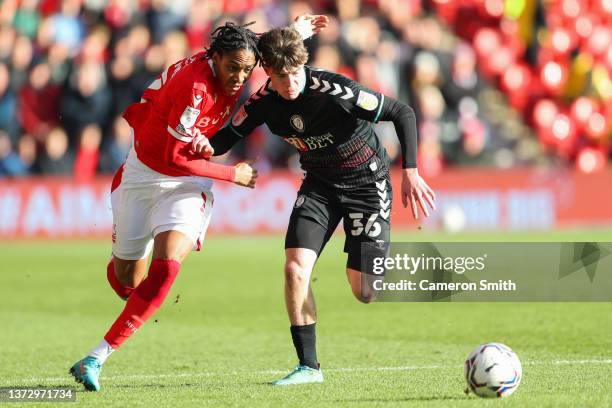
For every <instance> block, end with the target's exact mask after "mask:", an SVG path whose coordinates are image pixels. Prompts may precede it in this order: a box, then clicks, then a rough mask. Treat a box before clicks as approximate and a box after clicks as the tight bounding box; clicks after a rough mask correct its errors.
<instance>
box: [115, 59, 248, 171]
mask: <svg viewBox="0 0 612 408" xmlns="http://www.w3.org/2000/svg"><path fill="white" fill-rule="evenodd" d="M217 82H218V81H217V79H216V77H215V72H214V69H213V66H212V61H211V60H210V59H209V58H206V57H205V54H204V52H201V53H198V54H196V55H194V56H192V57H190V58H186V59H183V60H181V61H179V62H177V63H176V64H174V65H172V66H170V67H169V68H168V69H166V70H165V71H164V72H163V73H162V74H161V75H160V76H159V77H158V78H157V79H156V80H155V81H153V83H152V84H151V85H150V86H149V88H148V89H147V90H146V91H145V92H144V94H143V96H142V100H141V101H140V103H135V104H132V105H130V106H129V107H128V108H127V109H126V111H125V113H124V114H123V117H124V118H125V119H126V120H127V121H128V123H129V124H130V126H131V127H132V128H133V129H134V149H135V150H136V154H137V156H138V159H139V160H140V161H142V162H143V163H144V164H146V165H147V166H148V167H150V168H151V169H153V170H155V171H157V172H159V173H162V174H165V175H168V176H174V177H178V176H203V177H211V178H216V179H222V180H229V181H233V179H234V166H226V165H222V164H216V163H211V162H209V161H208V160H205V159H203V158H201V157H200V156H197V155H195V154H193V153H191V152H190V151H189V150H190V144H191V140H192V139H193V135H194V129H195V128H198V129H199V130H200V132H201V133H202V134H203V135H205V136H206V137H208V138H210V137H212V136H213V135H214V134H215V133H216V132H217V131H218V130H219V129H220V128H221V127H222V126H223V124H224V123H225V121H226V120H227V119H228V118H229V116H230V114H231V112H232V111H233V109H234V106H235V104H236V100H237V99H238V96H239V94H240V91H239V92H237V93H236V94H235V95H234V96H227V95H226V94H225V93H224V92H223V90H222V88H221V86H220V85H219V84H218V83H217Z"/></svg>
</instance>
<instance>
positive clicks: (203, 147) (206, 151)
mask: <svg viewBox="0 0 612 408" xmlns="http://www.w3.org/2000/svg"><path fill="white" fill-rule="evenodd" d="M193 132H194V136H193V139H192V140H191V149H190V150H191V153H194V154H198V155H200V156H202V158H204V159H206V160H209V159H210V158H211V157H212V155H213V154H214V153H215V149H213V147H212V146H211V145H210V141H209V140H208V138H207V137H206V136H204V135H203V134H202V133H200V130H199V129H197V128H194V130H193Z"/></svg>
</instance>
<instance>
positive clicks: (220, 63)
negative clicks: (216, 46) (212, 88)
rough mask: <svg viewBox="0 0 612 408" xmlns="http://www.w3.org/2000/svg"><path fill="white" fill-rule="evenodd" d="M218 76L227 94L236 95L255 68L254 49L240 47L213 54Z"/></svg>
mask: <svg viewBox="0 0 612 408" xmlns="http://www.w3.org/2000/svg"><path fill="white" fill-rule="evenodd" d="M213 62H214V63H215V70H216V74H217V78H219V81H220V82H221V86H222V87H223V90H224V91H225V93H226V94H227V95H230V96H232V95H235V94H236V92H238V91H240V88H242V85H244V83H245V82H246V81H247V80H248V79H249V76H250V75H251V72H252V71H253V68H255V62H256V61H255V54H254V53H253V51H250V50H245V49H240V50H236V51H231V52H226V53H225V54H223V55H220V54H217V53H215V54H214V55H213Z"/></svg>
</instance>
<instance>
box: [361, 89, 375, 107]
mask: <svg viewBox="0 0 612 408" xmlns="http://www.w3.org/2000/svg"><path fill="white" fill-rule="evenodd" d="M357 106H359V107H360V108H363V109H365V110H368V111H373V110H374V109H376V107H378V98H377V97H376V95H373V94H371V93H369V92H365V91H359V95H357Z"/></svg>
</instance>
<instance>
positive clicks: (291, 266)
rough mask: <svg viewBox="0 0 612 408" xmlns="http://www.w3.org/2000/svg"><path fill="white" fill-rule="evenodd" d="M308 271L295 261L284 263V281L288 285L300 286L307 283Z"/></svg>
mask: <svg viewBox="0 0 612 408" xmlns="http://www.w3.org/2000/svg"><path fill="white" fill-rule="evenodd" d="M308 275H309V274H308V271H307V270H306V268H305V267H304V266H302V265H300V264H299V263H298V262H296V261H287V262H286V263H285V282H287V285H289V287H302V286H303V285H304V284H307V283H308Z"/></svg>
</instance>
